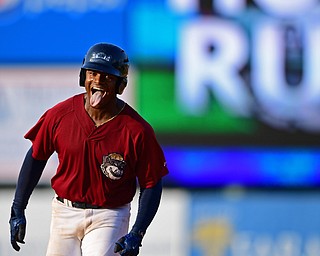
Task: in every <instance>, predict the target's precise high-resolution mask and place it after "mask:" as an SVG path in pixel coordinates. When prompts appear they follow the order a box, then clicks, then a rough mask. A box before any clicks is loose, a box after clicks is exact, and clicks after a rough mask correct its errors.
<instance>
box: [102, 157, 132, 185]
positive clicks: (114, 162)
mask: <svg viewBox="0 0 320 256" xmlns="http://www.w3.org/2000/svg"><path fill="white" fill-rule="evenodd" d="M125 166H126V162H125V161H124V159H123V157H122V156H121V155H120V154H118V153H111V154H109V155H107V156H103V159H102V164H101V166H100V168H101V170H102V172H103V174H104V175H106V176H107V177H108V178H110V179H112V180H119V179H120V178H121V177H122V176H123V173H124V168H125Z"/></svg>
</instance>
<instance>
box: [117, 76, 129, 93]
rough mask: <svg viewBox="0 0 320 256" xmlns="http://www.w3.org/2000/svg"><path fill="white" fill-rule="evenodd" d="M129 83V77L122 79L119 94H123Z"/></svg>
mask: <svg viewBox="0 0 320 256" xmlns="http://www.w3.org/2000/svg"><path fill="white" fill-rule="evenodd" d="M127 83H128V80H127V78H122V79H121V81H120V84H119V86H118V94H119V95H121V94H122V93H123V91H124V89H125V88H126V86H127Z"/></svg>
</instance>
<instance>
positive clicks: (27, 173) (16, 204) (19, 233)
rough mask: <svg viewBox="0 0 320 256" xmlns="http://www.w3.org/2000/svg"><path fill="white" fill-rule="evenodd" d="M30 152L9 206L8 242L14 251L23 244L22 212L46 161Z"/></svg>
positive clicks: (30, 150) (22, 167) (23, 221)
mask: <svg viewBox="0 0 320 256" xmlns="http://www.w3.org/2000/svg"><path fill="white" fill-rule="evenodd" d="M32 152H33V149H32V147H31V148H30V149H29V151H28V152H27V154H26V156H25V159H24V161H23V164H22V166H21V170H20V173H19V178H18V182H17V186H16V192H15V195H14V200H13V203H12V206H11V216H10V220H9V223H10V235H11V237H10V240H11V245H12V247H13V248H14V249H15V250H16V251H19V250H20V247H19V246H18V244H17V242H19V243H24V241H23V239H24V237H25V230H26V218H25V214H24V211H25V209H26V207H27V204H28V201H29V198H30V196H31V194H32V191H33V190H34V188H35V187H36V185H37V184H38V182H39V180H40V177H41V175H42V172H43V170H44V167H45V166H46V163H47V161H46V160H37V159H35V158H33V157H32Z"/></svg>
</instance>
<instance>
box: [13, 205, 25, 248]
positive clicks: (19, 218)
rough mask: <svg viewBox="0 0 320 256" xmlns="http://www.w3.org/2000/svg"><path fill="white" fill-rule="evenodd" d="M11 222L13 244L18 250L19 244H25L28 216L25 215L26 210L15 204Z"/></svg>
mask: <svg viewBox="0 0 320 256" xmlns="http://www.w3.org/2000/svg"><path fill="white" fill-rule="evenodd" d="M9 223H10V235H11V237H10V238H11V245H12V247H13V249H15V250H16V251H19V250H20V246H19V245H18V244H17V242H18V243H21V244H24V241H23V239H24V237H25V234H26V223H27V222H26V217H25V215H24V210H22V209H18V208H16V207H14V206H12V207H11V217H10V220H9Z"/></svg>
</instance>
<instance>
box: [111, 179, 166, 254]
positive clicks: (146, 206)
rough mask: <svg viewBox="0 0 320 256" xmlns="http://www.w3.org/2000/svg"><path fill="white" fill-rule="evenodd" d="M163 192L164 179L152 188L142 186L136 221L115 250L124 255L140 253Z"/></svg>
mask: <svg viewBox="0 0 320 256" xmlns="http://www.w3.org/2000/svg"><path fill="white" fill-rule="evenodd" d="M161 194H162V180H161V179H160V180H159V181H158V183H157V184H156V185H155V186H154V187H152V188H141V189H140V195H139V207H138V213H137V217H136V220H135V223H134V225H133V227H132V229H131V231H130V232H129V233H128V234H127V235H125V236H123V237H121V238H120V239H119V240H118V241H117V242H116V245H115V247H114V252H115V253H117V252H118V253H119V254H120V255H122V256H129V255H130V256H136V255H138V254H139V247H140V246H141V242H142V238H143V236H144V234H145V233H146V230H147V228H148V227H149V225H150V224H151V222H152V220H153V218H154V216H155V215H156V213H157V211H158V208H159V204H160V200H161Z"/></svg>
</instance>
